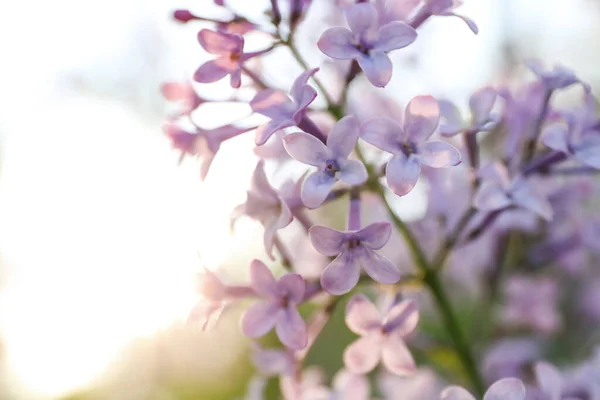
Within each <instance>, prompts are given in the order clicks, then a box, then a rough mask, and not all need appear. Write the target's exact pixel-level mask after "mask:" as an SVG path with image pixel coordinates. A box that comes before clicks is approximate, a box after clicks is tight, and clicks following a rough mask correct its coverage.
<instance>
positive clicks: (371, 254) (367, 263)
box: [359, 248, 401, 284]
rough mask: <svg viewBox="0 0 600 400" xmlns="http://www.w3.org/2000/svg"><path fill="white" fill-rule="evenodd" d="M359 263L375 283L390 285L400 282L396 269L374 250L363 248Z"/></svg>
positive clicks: (398, 272)
mask: <svg viewBox="0 0 600 400" xmlns="http://www.w3.org/2000/svg"><path fill="white" fill-rule="evenodd" d="M359 261H360V263H361V264H362V267H363V268H364V270H365V272H366V273H367V274H368V275H369V276H370V277H371V278H372V279H373V280H374V281H376V282H379V283H383V284H392V283H396V282H398V281H399V280H400V276H401V275H400V271H399V270H398V268H396V267H395V266H394V264H392V262H391V261H390V260H388V259H387V258H385V257H384V256H382V255H380V254H378V253H377V252H376V251H374V250H370V249H366V248H363V251H362V252H361V254H360V258H359Z"/></svg>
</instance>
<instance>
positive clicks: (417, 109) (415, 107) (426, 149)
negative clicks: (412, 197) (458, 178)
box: [360, 96, 461, 196]
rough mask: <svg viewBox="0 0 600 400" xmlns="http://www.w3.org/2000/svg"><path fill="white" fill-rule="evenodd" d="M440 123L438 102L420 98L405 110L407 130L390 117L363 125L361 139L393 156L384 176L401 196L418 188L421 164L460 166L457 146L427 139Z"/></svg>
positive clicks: (414, 100)
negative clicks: (416, 186)
mask: <svg viewBox="0 0 600 400" xmlns="http://www.w3.org/2000/svg"><path fill="white" fill-rule="evenodd" d="M439 120H440V108H439V105H438V103H437V101H436V100H435V99H434V98H433V97H431V96H417V97H415V98H413V99H412V100H411V101H410V103H408V106H407V107H406V111H405V118H404V127H401V126H400V125H398V123H397V122H396V121H394V120H392V119H389V118H375V119H372V120H369V121H367V122H365V123H364V124H363V125H362V127H361V134H360V137H361V138H362V139H364V140H365V141H367V142H369V143H371V144H372V145H373V146H375V147H378V148H380V149H381V150H384V151H387V152H389V153H392V154H393V156H394V157H393V158H392V159H391V160H390V161H389V162H388V163H387V167H386V170H385V175H386V178H387V182H388V186H389V187H390V189H392V191H393V192H394V193H396V194H397V195H398V196H404V195H405V194H407V193H409V192H410V191H411V190H412V189H413V188H414V187H415V185H416V184H417V180H418V179H419V175H420V173H421V164H423V165H426V166H429V167H433V168H447V167H451V166H455V165H458V164H460V162H461V157H460V152H459V151H458V150H457V149H456V148H455V147H454V146H452V145H450V144H448V143H446V142H442V141H440V140H427V139H428V138H429V137H430V136H431V135H432V134H433V132H434V131H435V129H436V128H437V126H438V123H439Z"/></svg>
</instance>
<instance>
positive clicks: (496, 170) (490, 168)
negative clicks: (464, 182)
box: [477, 162, 511, 191]
mask: <svg viewBox="0 0 600 400" xmlns="http://www.w3.org/2000/svg"><path fill="white" fill-rule="evenodd" d="M477 176H478V177H479V178H482V179H485V180H487V181H489V182H494V183H496V184H497V185H498V186H500V187H501V188H503V189H504V190H505V191H508V190H510V185H511V182H510V176H509V175H508V170H507V169H506V166H504V164H502V163H499V162H494V163H491V164H487V165H486V166H484V167H481V168H480V169H479V171H477Z"/></svg>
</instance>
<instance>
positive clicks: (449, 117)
mask: <svg viewBox="0 0 600 400" xmlns="http://www.w3.org/2000/svg"><path fill="white" fill-rule="evenodd" d="M438 104H439V106H440V117H441V121H440V133H441V134H442V136H454V135H456V134H457V133H460V132H462V131H463V130H464V126H463V120H462V116H461V114H460V111H459V110H458V108H457V107H456V106H455V105H454V104H452V103H451V102H450V101H448V100H440V101H439V102H438Z"/></svg>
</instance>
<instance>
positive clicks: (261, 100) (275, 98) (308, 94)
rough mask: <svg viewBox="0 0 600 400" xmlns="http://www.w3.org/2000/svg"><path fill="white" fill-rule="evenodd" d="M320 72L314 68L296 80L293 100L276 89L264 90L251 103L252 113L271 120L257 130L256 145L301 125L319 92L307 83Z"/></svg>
mask: <svg viewBox="0 0 600 400" xmlns="http://www.w3.org/2000/svg"><path fill="white" fill-rule="evenodd" d="M318 70H319V69H318V68H313V69H311V70H308V71H305V72H303V73H302V74H301V75H300V76H299V77H298V78H296V80H295V81H294V84H293V85H292V89H291V91H290V94H291V95H292V99H291V100H290V98H289V96H288V95H287V94H286V93H285V92H284V91H283V90H276V89H264V90H261V91H260V92H258V93H257V94H256V96H254V98H253V99H252V101H250V107H251V108H252V111H254V112H256V113H259V114H262V115H264V116H265V117H269V118H271V121H269V122H268V123H266V124H265V125H261V126H259V127H258V129H257V130H256V145H258V146H261V145H263V144H265V143H266V142H267V140H269V138H270V137H271V135H273V134H274V133H275V132H277V131H279V130H281V129H284V128H288V127H290V126H295V125H298V124H300V122H301V121H302V119H303V118H304V117H305V116H306V110H307V108H308V106H309V105H310V103H312V102H313V100H314V99H315V98H316V97H317V91H316V90H315V89H314V88H313V87H312V86H310V85H309V84H308V83H307V82H308V80H309V79H310V77H311V76H313V75H314V74H315V73H316V72H317V71H318Z"/></svg>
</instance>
